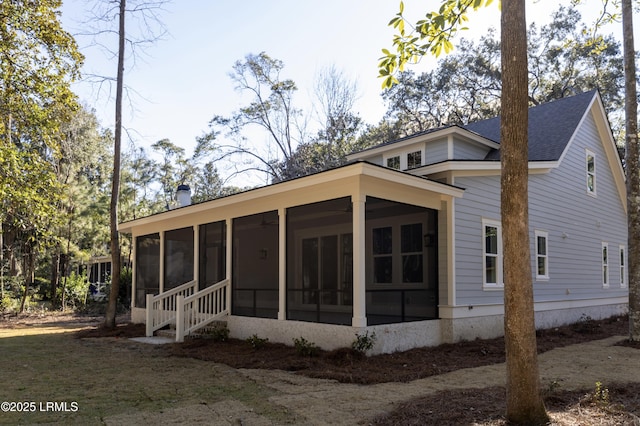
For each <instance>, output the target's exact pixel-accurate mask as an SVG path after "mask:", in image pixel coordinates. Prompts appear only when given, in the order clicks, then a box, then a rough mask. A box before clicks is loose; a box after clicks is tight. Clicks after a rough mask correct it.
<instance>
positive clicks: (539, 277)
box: [534, 230, 549, 281]
mask: <svg viewBox="0 0 640 426" xmlns="http://www.w3.org/2000/svg"><path fill="white" fill-rule="evenodd" d="M534 237H535V254H536V256H535V259H536V263H535V268H536V281H548V280H549V233H548V232H546V231H537V230H536V231H535V232H534ZM538 238H544V246H545V247H544V248H545V253H544V254H540V251H539V247H538ZM540 258H543V259H544V274H540V273H539V272H540V270H539V268H538V263H539V259H540Z"/></svg>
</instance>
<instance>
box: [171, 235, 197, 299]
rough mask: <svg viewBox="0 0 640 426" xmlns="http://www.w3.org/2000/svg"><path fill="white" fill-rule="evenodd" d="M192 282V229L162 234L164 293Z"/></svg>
mask: <svg viewBox="0 0 640 426" xmlns="http://www.w3.org/2000/svg"><path fill="white" fill-rule="evenodd" d="M192 280H193V228H191V227H189V228H181V229H174V230H171V231H167V232H165V234H164V291H167V290H169V289H172V288H174V287H177V286H179V285H182V284H184V283H187V282H189V281H192Z"/></svg>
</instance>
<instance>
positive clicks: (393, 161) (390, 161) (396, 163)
mask: <svg viewBox="0 0 640 426" xmlns="http://www.w3.org/2000/svg"><path fill="white" fill-rule="evenodd" d="M387 167H389V168H390V169H396V170H400V156H399V155H396V156H395V157H389V158H387Z"/></svg>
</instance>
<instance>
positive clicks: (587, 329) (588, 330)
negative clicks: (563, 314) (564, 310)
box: [573, 314, 600, 334]
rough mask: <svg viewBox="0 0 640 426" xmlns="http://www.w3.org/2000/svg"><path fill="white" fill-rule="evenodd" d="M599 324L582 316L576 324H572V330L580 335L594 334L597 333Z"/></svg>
mask: <svg viewBox="0 0 640 426" xmlns="http://www.w3.org/2000/svg"><path fill="white" fill-rule="evenodd" d="M599 328H600V324H598V321H596V320H594V319H593V318H591V317H590V316H588V315H585V314H582V316H581V317H580V319H579V320H578V322H576V323H575V324H573V329H574V331H575V332H576V333H580V334H595V333H597V332H598V331H599Z"/></svg>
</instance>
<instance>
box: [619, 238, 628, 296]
mask: <svg viewBox="0 0 640 426" xmlns="http://www.w3.org/2000/svg"><path fill="white" fill-rule="evenodd" d="M619 248H620V250H618V253H619V255H620V288H626V287H627V250H626V247H625V246H623V245H620V247H619Z"/></svg>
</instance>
